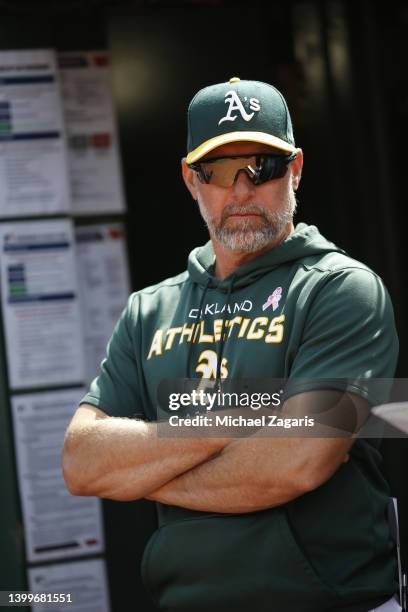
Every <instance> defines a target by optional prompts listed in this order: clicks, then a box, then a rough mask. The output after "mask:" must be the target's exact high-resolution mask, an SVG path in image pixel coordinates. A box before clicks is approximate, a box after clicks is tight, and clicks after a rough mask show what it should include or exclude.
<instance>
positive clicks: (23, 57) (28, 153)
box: [0, 49, 70, 217]
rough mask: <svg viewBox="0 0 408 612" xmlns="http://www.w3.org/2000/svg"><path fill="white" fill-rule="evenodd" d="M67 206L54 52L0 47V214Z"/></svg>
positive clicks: (49, 210) (34, 212)
mask: <svg viewBox="0 0 408 612" xmlns="http://www.w3.org/2000/svg"><path fill="white" fill-rule="evenodd" d="M69 209H70V195H69V180H68V164H67V149H66V140H65V129H64V121H63V113H62V103H61V90H60V84H59V77H58V70H57V62H56V54H55V52H54V51H53V50H51V49H43V50H41V49H40V50H28V51H0V217H19V216H22V215H37V214H42V215H44V214H50V213H51V214H55V213H61V212H64V211H69Z"/></svg>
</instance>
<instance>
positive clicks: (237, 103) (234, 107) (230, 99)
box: [218, 89, 261, 125]
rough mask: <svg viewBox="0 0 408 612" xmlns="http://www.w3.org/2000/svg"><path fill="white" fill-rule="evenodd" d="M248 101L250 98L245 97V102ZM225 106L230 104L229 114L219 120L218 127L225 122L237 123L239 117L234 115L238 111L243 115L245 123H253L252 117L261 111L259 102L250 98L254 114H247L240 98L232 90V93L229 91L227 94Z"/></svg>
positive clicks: (250, 106)
mask: <svg viewBox="0 0 408 612" xmlns="http://www.w3.org/2000/svg"><path fill="white" fill-rule="evenodd" d="M247 101H248V98H247V97H246V96H245V98H244V102H247ZM225 104H229V107H228V111H227V114H226V115H225V116H224V117H222V118H221V119H220V120H219V122H218V125H220V124H221V123H222V122H223V121H235V119H236V118H237V117H238V115H237V114H235V115H233V114H232V113H233V112H234V111H238V112H239V113H241V117H242V118H243V119H244V121H251V119H252V117H253V116H254V115H255V112H258V111H260V110H261V105H260V103H259V100H258V99H257V98H250V99H249V108H250V110H251V111H252V113H247V112H246V110H245V108H244V105H243V103H242V102H241V99H240V97H239V96H238V94H237V92H236V91H235V90H234V89H231V91H227V93H226V94H225Z"/></svg>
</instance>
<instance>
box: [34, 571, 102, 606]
mask: <svg viewBox="0 0 408 612" xmlns="http://www.w3.org/2000/svg"><path fill="white" fill-rule="evenodd" d="M28 581H29V587H30V591H32V592H33V593H46V592H47V591H49V592H53V593H72V600H73V603H72V604H60V605H58V604H55V605H50V604H43V605H41V604H40V603H37V604H32V605H31V610H32V612H66V611H67V610H69V611H70V612H110V609H111V608H110V603H109V592H108V583H107V576H106V565H105V561H104V559H87V560H85V559H84V560H83V561H78V562H71V563H58V564H55V565H47V566H44V567H32V568H30V569H29V570H28Z"/></svg>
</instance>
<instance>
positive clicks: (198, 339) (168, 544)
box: [81, 223, 398, 612]
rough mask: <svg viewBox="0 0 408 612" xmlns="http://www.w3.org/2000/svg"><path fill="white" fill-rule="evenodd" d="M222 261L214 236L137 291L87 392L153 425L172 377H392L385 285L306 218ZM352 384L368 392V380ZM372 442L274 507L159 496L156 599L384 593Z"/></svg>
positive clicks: (331, 599) (300, 602) (111, 410)
mask: <svg viewBox="0 0 408 612" xmlns="http://www.w3.org/2000/svg"><path fill="white" fill-rule="evenodd" d="M214 259H215V256H214V251H213V249H212V245H211V242H208V243H207V244H206V245H204V246H203V247H200V248H196V249H194V250H193V251H192V252H191V254H190V256H189V259H188V269H187V271H185V272H183V273H182V274H180V275H178V276H176V277H174V278H170V279H167V280H165V281H163V282H161V283H159V284H157V285H155V286H152V287H148V288H145V289H142V290H141V291H137V292H135V293H132V294H131V295H130V297H129V300H128V303H127V306H126V307H125V308H124V310H123V312H122V315H121V317H120V319H119V321H118V322H117V324H116V327H115V329H114V331H113V334H112V337H111V339H110V341H109V344H108V348H107V356H106V358H105V359H104V361H103V362H102V364H101V370H100V373H99V375H98V376H97V377H96V378H95V379H94V380H93V382H92V383H91V386H90V389H89V392H88V393H87V394H86V395H85V397H83V399H82V400H81V403H82V402H86V403H90V404H93V405H95V406H97V407H99V408H100V409H101V410H103V411H104V412H106V413H107V414H108V415H112V416H121V417H134V418H141V419H145V420H150V421H155V420H156V419H157V390H158V387H159V384H160V381H162V380H163V379H182V378H185V377H189V378H199V377H201V376H204V377H206V378H216V377H219V375H221V376H222V377H223V378H225V377H226V378H227V379H230V378H233V379H240V378H263V379H267V378H270V379H279V378H280V379H282V378H283V379H285V380H288V381H290V380H298V379H306V380H307V379H310V380H312V379H320V380H321V379H327V384H324V382H323V385H322V386H323V387H325V388H327V387H329V388H330V387H331V382H330V379H350V378H353V379H359V378H360V379H361V378H366V379H370V378H391V377H393V375H394V371H395V367H396V361H397V354H398V339H397V334H396V330H395V323H394V315H393V309H392V305H391V302H390V298H389V296H388V293H387V290H386V289H385V287H384V285H383V283H382V281H381V279H380V278H379V277H378V276H377V275H376V274H375V273H374V272H373V271H372V270H370V269H369V268H367V267H366V266H365V265H364V264H362V263H360V262H358V261H356V260H354V259H352V258H350V257H349V256H348V255H347V254H346V253H345V252H344V251H343V250H342V249H340V248H338V247H337V246H336V245H334V244H333V243H331V242H328V241H327V240H326V239H325V238H324V237H323V236H322V235H321V234H320V233H319V231H318V229H317V228H316V227H315V226H313V225H307V224H305V223H299V224H298V225H297V226H296V228H295V232H294V233H292V234H291V235H289V236H288V237H287V238H286V240H284V241H283V242H282V243H281V244H280V245H278V246H277V247H275V248H273V249H271V250H270V251H269V252H267V253H264V254H262V255H260V256H259V257H257V258H255V259H253V260H251V261H249V262H248V263H245V264H243V265H242V266H240V267H239V268H238V269H236V270H235V272H234V273H233V274H231V275H230V276H228V277H227V278H225V279H223V280H219V279H217V278H216V277H215V276H214V274H213V272H214ZM223 326H224V327H223ZM221 329H223V330H224V332H225V331H227V332H228V333H224V334H221ZM221 336H222V339H221ZM309 388H310V383H309V386H307V383H305V387H304V389H303V390H305V389H309ZM350 389H351V390H352V391H353V392H354V393H357V394H360V395H362V396H363V397H367V396H368V392H367V389H366V387H365V386H364V385H361V383H360V384H351V385H350ZM297 390H298V391H301V390H302V389H301V388H298V389H297ZM381 399H382V398H379V401H381ZM374 402H375V399H374V400H373V401H372V402H371V403H374ZM271 444H273V438H271ZM377 446H378V445H377V444H376V441H374V440H368V439H358V440H356V442H355V443H354V445H353V447H352V449H351V453H350V460H349V461H348V462H347V463H344V464H342V465H341V467H340V468H339V469H338V470H337V472H336V473H335V474H334V475H333V476H332V477H331V478H330V479H329V480H328V481H327V482H325V483H324V484H323V485H322V486H320V487H318V488H317V489H315V490H313V491H311V492H309V493H307V494H304V495H302V496H300V497H298V498H296V499H294V500H293V501H291V502H289V503H286V504H284V505H281V506H278V507H274V508H269V509H266V510H262V511H259V512H250V513H246V514H245V513H244V514H223V513H209V512H197V511H192V510H188V509H184V508H181V507H175V506H169V505H164V504H158V516H159V528H158V530H157V531H156V532H155V533H154V534H153V536H152V537H151V538H150V540H149V542H148V545H147V547H146V549H145V553H144V556H143V561H142V576H143V580H144V583H145V585H146V587H147V588H148V589H149V591H150V592H151V595H152V597H153V599H154V601H155V603H156V604H157V606H158V607H159V608H160V609H162V610H169V611H179V610H180V611H186V612H204V611H205V612H208V611H209V610H210V611H211V612H248V611H249V610H251V611H252V612H289V611H290V612H292V611H293V612H294V611H296V612H327V611H329V610H330V611H332V610H333V611H337V612H366V611H367V610H368V609H369V608H371V607H374V606H376V605H379V604H381V603H383V602H384V601H386V600H387V599H388V598H389V597H391V595H392V594H393V593H394V592H395V590H396V584H395V581H394V580H395V571H396V564H395V551H394V547H393V544H392V541H391V539H390V534H389V529H388V524H387V519H386V510H387V504H388V499H389V490H388V487H387V484H386V482H385V481H384V478H383V477H382V475H381V472H380V462H381V455H380V453H379V451H378V449H377Z"/></svg>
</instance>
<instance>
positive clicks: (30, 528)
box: [11, 387, 104, 562]
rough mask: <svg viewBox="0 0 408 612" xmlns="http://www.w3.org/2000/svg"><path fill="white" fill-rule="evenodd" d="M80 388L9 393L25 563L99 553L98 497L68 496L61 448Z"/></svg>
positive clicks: (101, 531) (81, 393)
mask: <svg viewBox="0 0 408 612" xmlns="http://www.w3.org/2000/svg"><path fill="white" fill-rule="evenodd" d="M85 393H86V389H85V388H84V387H81V388H77V389H66V390H63V391H53V392H43V393H30V394H21V395H14V396H12V400H11V402H12V413H13V424H14V428H13V429H14V436H15V448H16V458H17V474H18V482H19V489H20V496H21V503H22V511H23V519H24V527H25V541H26V554H27V559H28V561H29V562H39V561H49V560H51V559H61V558H67V557H73V556H80V555H89V554H93V553H100V552H101V551H102V550H103V549H104V540H103V527H102V514H101V501H100V499H99V498H97V497H79V496H74V495H71V494H70V493H69V491H68V489H67V487H66V484H65V481H64V478H63V474H62V468H61V451H62V447H63V442H64V434H65V431H66V428H67V426H68V424H69V422H70V420H71V418H72V416H73V414H74V412H75V410H76V408H77V406H78V402H79V401H80V399H81V398H82V397H83V396H84V395H85Z"/></svg>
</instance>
